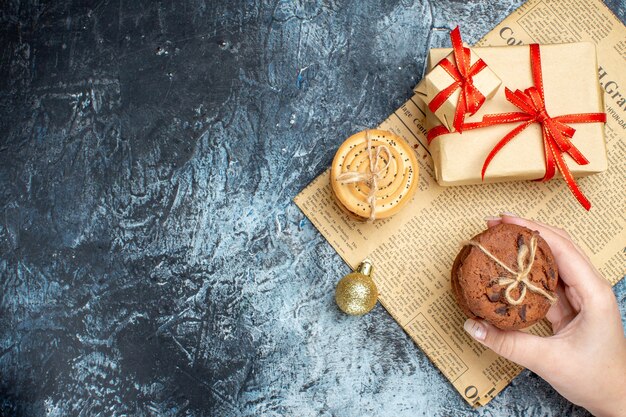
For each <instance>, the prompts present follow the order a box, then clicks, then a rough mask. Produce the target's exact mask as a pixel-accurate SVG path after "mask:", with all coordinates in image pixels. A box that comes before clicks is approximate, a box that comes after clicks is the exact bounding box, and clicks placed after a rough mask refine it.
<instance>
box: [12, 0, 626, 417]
mask: <svg viewBox="0 0 626 417" xmlns="http://www.w3.org/2000/svg"><path fill="white" fill-rule="evenodd" d="M520 3H521V1H520V0H512V1H508V2H507V1H505V2H502V1H495V0H494V1H489V2H487V1H480V0H470V1H433V2H422V1H413V0H388V1H377V0H373V1H367V2H365V1H358V0H353V1H339V0H330V1H317V0H310V1H271V2H269V1H255V0H249V1H241V0H221V1H201V0H193V1H178V2H168V1H151V0H108V1H107V0H101V1H91V2H89V1H85V2H79V1H71V0H57V1H46V2H43V1H34V0H31V1H16V0H12V1H6V0H5V1H3V2H0V5H1V6H0V45H1V53H0V75H1V77H0V207H1V208H2V210H1V211H0V253H1V255H0V415H2V416H13V415H19V416H21V415H24V416H44V415H48V416H73V415H80V416H93V415H116V416H121V415H138V416H148V415H160V416H243V415H246V416H253V415H264V416H282V415H293V416H317V415H322V416H366V415H377V416H420V415H428V416H453V415H454V416H468V415H482V416H497V415H514V416H525V415H533V416H549V415H550V416H551V415H553V416H563V415H573V416H581V415H586V412H585V411H584V410H581V409H579V408H576V407H574V406H572V405H571V404H569V403H568V402H567V401H565V400H563V399H562V398H561V397H560V396H559V395H558V394H556V393H555V392H554V391H553V390H552V389H551V388H550V387H549V386H548V385H547V384H545V383H544V382H542V381H541V380H540V379H539V378H538V377H536V376H535V375H533V374H531V373H529V372H524V373H523V374H522V375H521V376H520V377H519V378H517V379H516V380H515V381H514V382H513V384H512V386H511V387H509V388H507V389H506V390H505V391H504V392H503V393H502V394H501V395H500V396H498V397H497V398H496V399H495V400H494V401H493V402H492V403H491V404H489V405H488V406H487V407H485V408H483V409H481V410H479V411H478V412H474V411H472V410H471V409H470V408H469V407H468V406H467V405H466V404H465V402H464V401H463V400H462V399H461V397H460V396H459V395H458V394H457V393H456V391H455V390H454V389H453V388H452V386H451V385H450V384H449V383H448V382H447V381H446V380H445V378H444V377H443V376H442V375H441V374H440V373H439V372H438V371H437V369H436V368H435V367H434V366H433V365H432V363H431V362H430V361H429V360H428V359H427V358H426V357H425V355H424V354H423V353H422V352H421V351H420V350H419V349H418V348H417V347H416V346H415V345H414V344H413V342H412V341H411V340H410V339H409V338H408V337H407V336H406V335H405V334H404V333H403V331H402V330H401V328H400V327H399V326H398V325H397V324H396V323H395V322H394V321H393V319H392V318H391V317H390V316H389V315H388V314H387V313H386V312H385V311H384V310H383V309H382V308H381V307H380V306H377V307H376V309H375V310H374V311H373V312H372V313H370V314H369V315H367V316H365V317H363V318H358V319H355V318H350V317H347V316H345V315H343V314H341V313H340V312H339V311H338V310H337V309H336V307H335V305H334V301H333V296H334V286H335V284H336V282H337V280H338V279H339V277H340V276H341V275H342V274H344V273H346V272H348V268H347V267H346V265H345V264H344V263H343V262H342V261H341V259H340V258H339V256H337V254H336V253H335V252H334V251H333V249H332V248H331V247H330V245H329V244H327V243H326V242H325V241H324V239H323V238H322V237H321V236H320V235H319V234H318V233H317V232H316V230H315V229H314V228H313V226H312V225H311V223H310V222H309V221H308V220H306V219H305V218H304V217H303V215H302V213H301V212H300V211H299V210H298V209H297V208H296V207H295V206H294V204H293V202H292V199H293V197H294V196H295V195H296V194H297V192H298V191H299V190H301V189H302V188H303V187H304V186H305V185H306V184H308V183H309V182H310V181H311V180H312V179H313V178H314V177H315V176H316V175H318V174H319V173H320V172H322V171H323V170H324V169H325V168H326V167H327V166H328V165H329V163H330V161H331V159H332V156H333V153H334V151H335V150H336V148H337V146H338V145H339V144H340V143H341V141H342V140H343V138H345V137H346V136H347V135H349V134H350V133H353V132H355V131H357V130H360V129H362V128H364V127H368V126H375V125H376V124H378V123H379V122H380V121H381V120H383V119H384V118H385V117H386V116H387V115H388V114H389V113H391V112H392V111H393V110H394V109H396V108H397V107H398V106H399V105H400V104H401V103H402V102H403V101H404V100H406V99H407V98H408V97H409V95H410V94H411V88H412V87H413V86H414V85H415V84H416V82H417V81H418V80H419V79H420V77H421V74H422V70H423V66H424V61H425V54H426V51H427V50H428V48H430V47H434V46H440V45H447V42H448V31H449V29H450V28H452V27H454V25H455V24H456V23H460V24H461V25H462V29H463V35H464V38H465V40H466V41H468V42H469V43H473V42H475V41H476V40H478V39H479V38H480V37H481V36H482V35H484V34H485V33H486V32H488V31H489V29H491V28H492V27H493V26H494V25H495V24H496V23H498V22H499V21H501V20H502V19H503V18H504V17H506V16H507V15H508V14H509V13H510V12H511V11H513V10H514V9H515V8H516V7H517V6H519V5H520ZM609 5H610V7H611V8H612V9H613V10H614V11H615V12H616V13H617V14H618V16H620V18H621V19H622V20H624V18H625V14H626V7H625V5H624V2H623V1H620V0H613V1H610V2H609ZM485 214H493V213H485ZM615 291H616V293H617V296H618V297H619V299H620V305H621V307H622V312H623V314H624V309H625V308H626V284H624V283H620V284H619V285H618V286H617V287H616V289H615Z"/></svg>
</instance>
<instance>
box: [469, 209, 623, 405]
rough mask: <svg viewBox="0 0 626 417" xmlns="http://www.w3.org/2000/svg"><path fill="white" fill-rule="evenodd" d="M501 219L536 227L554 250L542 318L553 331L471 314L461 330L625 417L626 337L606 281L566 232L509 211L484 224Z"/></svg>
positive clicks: (578, 397) (575, 396)
mask: <svg viewBox="0 0 626 417" xmlns="http://www.w3.org/2000/svg"><path fill="white" fill-rule="evenodd" d="M500 223H512V224H517V225H520V226H524V227H527V228H529V229H531V230H536V231H538V232H539V234H540V235H541V237H543V238H544V239H545V240H546V242H547V243H548V245H549V246H550V249H551V250H552V253H553V254H554V258H555V259H556V262H557V265H558V268H559V277H560V278H561V279H560V280H559V285H558V287H557V295H558V301H557V302H556V303H555V304H554V305H553V306H552V307H551V308H550V310H549V311H548V314H547V317H546V318H547V319H548V321H549V322H550V323H551V324H552V330H553V332H554V335H553V336H550V337H546V338H543V337H539V336H535V335H532V334H528V333H524V332H520V331H505V330H500V329H498V328H496V327H494V326H492V325H490V324H489V323H487V322H485V321H481V320H472V319H469V320H467V321H466V322H465V326H464V328H465V330H466V331H467V332H468V333H469V334H470V336H472V337H473V338H474V339H476V340H477V341H478V342H480V343H482V344H483V345H485V346H487V347H488V348H490V349H492V350H493V351H494V352H496V353H497V354H499V355H500V356H503V357H505V358H507V359H509V360H511V361H513V362H516V363H518V364H519V365H521V366H524V367H526V368H528V369H530V370H531V371H533V372H535V373H536V374H537V375H539V376H540V377H542V378H543V379H544V380H546V381H547V382H548V383H549V384H550V385H552V387H554V389H555V390H557V391H558V392H559V393H560V394H561V395H563V396H564V397H565V398H567V399H568V400H569V401H571V402H573V403H574V404H577V405H580V406H582V407H585V408H586V409H587V410H589V411H590V412H591V413H593V414H595V415H596V416H599V417H600V416H601V417H605V416H606V417H613V416H621V417H624V416H626V338H625V337H624V330H623V328H622V323H621V320H620V313H619V309H618V306H617V300H616V298H615V295H614V294H613V291H612V290H611V286H610V285H609V283H608V282H607V281H606V280H605V279H603V278H602V276H601V275H600V273H599V272H598V270H597V269H596V268H595V267H594V266H593V265H592V264H591V261H590V260H589V258H588V257H587V256H586V255H585V253H584V252H583V251H582V249H580V248H579V247H578V246H577V245H576V244H575V243H574V242H572V240H571V239H570V237H569V235H568V234H567V232H565V231H563V230H561V229H557V228H555V227H552V226H548V225H546V224H542V223H539V222H534V221H530V220H526V219H522V218H519V217H515V216H511V215H503V216H501V217H499V218H498V217H494V218H489V219H488V221H487V225H488V226H489V227H493V226H495V225H497V224H500Z"/></svg>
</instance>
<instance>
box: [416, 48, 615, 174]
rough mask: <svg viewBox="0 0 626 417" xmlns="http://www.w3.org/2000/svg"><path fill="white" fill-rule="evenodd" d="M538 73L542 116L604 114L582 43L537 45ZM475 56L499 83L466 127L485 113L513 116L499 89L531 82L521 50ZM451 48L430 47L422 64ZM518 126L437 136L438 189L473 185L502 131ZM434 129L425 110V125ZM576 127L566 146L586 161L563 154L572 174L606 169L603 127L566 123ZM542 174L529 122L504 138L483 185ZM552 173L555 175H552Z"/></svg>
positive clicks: (537, 135)
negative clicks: (543, 103) (543, 102)
mask: <svg viewBox="0 0 626 417" xmlns="http://www.w3.org/2000/svg"><path fill="white" fill-rule="evenodd" d="M540 49H541V69H542V73H543V83H544V94H545V100H546V110H547V113H548V114H549V115H550V116H552V117H554V116H558V115H564V114H576V113H598V112H603V111H604V105H603V94H602V90H601V89H600V86H599V83H598V72H597V68H598V66H597V62H596V50H595V45H593V44H591V43H587V42H582V43H571V44H560V45H542V46H541V47H540ZM475 50H476V53H477V54H478V55H479V56H480V57H481V58H482V59H483V60H484V61H485V62H486V63H487V65H488V66H489V67H490V68H491V69H492V70H493V72H495V73H496V74H498V76H499V77H500V79H501V80H502V85H501V86H500V87H499V88H498V90H497V91H496V93H495V95H494V96H493V97H492V98H491V99H490V100H487V101H486V102H485V103H484V104H483V106H482V107H481V108H480V110H478V112H476V114H474V115H473V116H468V117H467V118H466V119H465V122H466V123H472V122H480V121H481V120H482V118H483V116H484V115H486V114H499V113H506V112H518V111H519V109H518V108H517V107H515V106H514V105H513V104H511V103H510V102H509V101H508V100H507V99H506V97H505V92H504V87H505V86H506V87H508V88H509V89H510V90H517V89H520V90H524V89H526V88H528V87H531V86H533V85H534V83H533V79H532V74H531V67H530V53H529V47H528V46H504V47H488V48H475ZM449 53H450V49H432V50H431V51H430V55H429V66H432V63H437V62H439V61H440V60H441V59H442V58H444V57H445V56H447V55H448V54H449ZM519 124H521V123H506V124H500V125H496V126H489V127H482V128H479V129H475V130H465V131H463V132H462V133H458V132H456V133H448V134H443V135H441V136H438V137H436V138H435V139H434V140H433V141H432V142H431V143H430V145H429V147H430V151H431V154H432V157H433V161H434V165H435V173H436V179H437V182H438V183H439V184H440V185H461V184H478V183H481V182H483V180H482V178H481V170H482V167H483V163H484V162H485V158H486V157H487V155H488V154H489V152H490V151H491V150H492V149H493V148H494V146H495V145H496V144H497V143H498V142H499V141H500V139H502V138H503V137H504V136H505V135H506V134H507V133H509V132H510V131H511V130H512V129H514V128H515V127H516V126H517V125H519ZM438 125H441V122H440V121H439V120H438V118H437V117H436V116H435V115H433V114H432V113H429V114H428V115H427V128H428V129H431V128H433V127H435V126H438ZM569 125H570V126H571V127H573V128H575V129H576V133H575V134H574V136H573V138H572V143H573V144H574V145H575V146H576V147H577V148H578V149H579V150H580V151H581V152H582V154H583V155H584V156H585V157H586V158H587V159H588V160H589V163H588V164H587V165H578V164H577V163H575V161H573V160H572V159H571V158H570V156H569V155H564V158H565V162H566V164H567V165H568V167H569V169H570V171H571V172H572V174H573V175H574V176H575V177H580V176H585V175H589V174H594V173H598V172H601V171H604V170H606V169H607V155H606V144H605V139H604V124H603V123H571V124H569ZM545 172H546V168H545V157H544V145H543V139H542V130H541V125H540V124H538V123H534V124H532V125H530V126H528V127H527V128H526V129H525V130H523V131H522V132H521V133H520V134H519V135H518V136H516V137H515V138H514V139H513V140H511V141H510V142H509V143H508V144H507V145H506V146H504V148H502V150H500V152H499V153H498V154H497V155H496V157H495V158H494V159H493V160H492V162H491V164H490V165H489V168H488V169H487V171H486V175H485V178H484V182H498V181H511V180H532V179H540V178H542V177H543V176H544V174H545ZM556 175H557V176H558V175H559V173H558V172H557V174H556Z"/></svg>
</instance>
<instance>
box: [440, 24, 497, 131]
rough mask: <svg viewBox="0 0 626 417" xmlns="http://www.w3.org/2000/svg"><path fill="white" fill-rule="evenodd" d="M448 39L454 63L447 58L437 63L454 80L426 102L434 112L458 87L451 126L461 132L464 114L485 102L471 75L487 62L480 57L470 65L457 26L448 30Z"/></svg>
mask: <svg viewBox="0 0 626 417" xmlns="http://www.w3.org/2000/svg"><path fill="white" fill-rule="evenodd" d="M450 40H451V41H452V53H453V56H454V61H455V62H456V65H455V64H453V63H452V62H450V60H449V59H448V58H444V59H443V60H441V61H440V62H439V64H438V65H439V66H441V68H443V69H444V70H445V71H446V72H447V73H448V74H449V75H450V77H452V79H453V80H454V81H453V82H452V84H450V85H449V86H448V87H446V88H445V89H443V90H441V91H440V92H439V93H438V94H437V95H436V96H435V97H434V98H433V99H432V101H431V102H430V103H429V104H428V108H429V109H430V111H432V112H433V113H434V112H435V111H436V110H437V109H438V108H439V107H441V105H442V104H443V103H445V101H446V100H447V99H448V98H449V97H450V96H451V95H452V94H453V93H454V92H455V91H456V90H457V89H459V88H460V94H459V99H458V101H457V105H456V110H455V112H454V121H453V126H454V129H455V130H457V131H458V132H462V131H463V122H464V118H465V114H467V113H469V114H474V113H476V112H477V111H478V109H479V108H480V106H482V105H483V103H484V102H485V96H484V95H483V94H482V93H481V92H480V91H479V90H478V88H476V86H475V85H474V80H473V77H474V76H475V75H476V74H478V73H479V72H480V71H482V70H483V69H485V68H486V67H487V64H485V62H484V61H483V60H482V59H479V60H478V61H476V62H475V63H474V64H473V65H471V66H470V50H469V48H465V47H463V40H462V39H461V30H460V29H459V27H458V26H457V27H456V28H454V30H452V32H450Z"/></svg>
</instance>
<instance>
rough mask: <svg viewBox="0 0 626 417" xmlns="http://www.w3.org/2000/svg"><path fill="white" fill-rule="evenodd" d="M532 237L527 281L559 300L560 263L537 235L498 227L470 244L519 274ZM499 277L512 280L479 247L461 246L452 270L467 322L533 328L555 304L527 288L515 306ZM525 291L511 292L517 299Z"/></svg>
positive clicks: (511, 225)
mask: <svg viewBox="0 0 626 417" xmlns="http://www.w3.org/2000/svg"><path fill="white" fill-rule="evenodd" d="M533 235H534V236H535V237H536V239H537V250H536V253H535V258H534V261H533V264H532V268H531V270H530V273H529V274H528V280H529V281H530V282H531V283H532V284H533V285H535V286H537V287H539V288H541V289H543V290H544V291H547V292H548V293H549V294H550V295H552V296H554V297H555V293H554V292H555V290H556V286H557V283H558V269H557V265H556V261H555V260H554V257H553V255H552V252H551V251H550V248H549V246H548V244H547V243H546V241H545V240H543V238H542V237H541V236H539V233H538V232H535V231H532V230H530V229H527V228H525V227H522V226H518V225H514V224H500V225H497V226H494V227H492V228H490V229H487V230H486V231H484V232H482V233H480V234H478V235H476V236H474V237H473V238H472V241H474V242H476V243H479V244H480V245H482V246H483V247H484V248H485V249H486V250H487V251H489V252H490V253H491V254H493V255H494V256H495V257H496V258H497V259H499V260H500V261H502V262H503V263H504V264H505V265H507V266H508V267H509V268H511V269H512V270H518V265H517V255H518V250H519V248H520V247H521V246H522V245H523V244H524V245H526V246H529V245H530V241H531V238H532V237H533ZM500 277H505V278H514V277H513V276H512V274H511V273H510V272H509V271H506V270H505V269H504V268H503V267H501V266H500V265H498V264H497V263H496V262H495V261H494V260H493V259H491V258H490V257H489V256H488V255H486V254H485V253H484V252H483V251H482V250H481V249H480V248H478V247H475V246H469V245H466V246H464V247H463V249H462V250H461V251H460V252H459V254H458V255H457V257H456V259H455V261H454V264H453V266H452V271H451V285H452V291H453V293H454V296H455V298H456V300H457V303H458V304H459V307H460V308H461V310H463V312H464V313H465V314H466V315H467V316H468V317H470V318H483V319H485V320H486V321H488V322H489V323H491V324H493V325H494V326H496V327H499V328H501V329H505V330H512V329H521V328H524V327H528V326H531V325H533V324H535V323H536V322H538V321H539V320H541V319H543V318H544V317H545V316H546V314H547V312H548V309H549V308H550V305H551V303H550V300H548V298H546V297H545V296H544V295H542V294H539V293H536V292H533V291H530V290H529V289H527V291H526V295H525V297H524V298H523V300H522V302H521V304H519V305H512V304H510V303H509V302H508V301H507V300H506V298H505V290H506V288H507V285H500V284H499V283H498V281H499V279H500ZM523 286H524V284H523V283H519V284H517V288H514V289H513V290H512V291H511V294H510V295H511V297H512V298H513V299H518V298H519V297H520V291H521V289H522V287H523Z"/></svg>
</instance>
